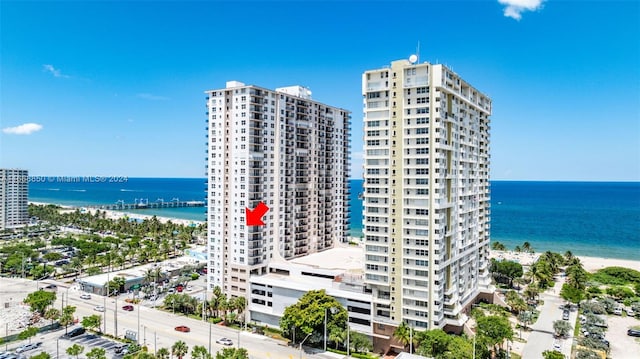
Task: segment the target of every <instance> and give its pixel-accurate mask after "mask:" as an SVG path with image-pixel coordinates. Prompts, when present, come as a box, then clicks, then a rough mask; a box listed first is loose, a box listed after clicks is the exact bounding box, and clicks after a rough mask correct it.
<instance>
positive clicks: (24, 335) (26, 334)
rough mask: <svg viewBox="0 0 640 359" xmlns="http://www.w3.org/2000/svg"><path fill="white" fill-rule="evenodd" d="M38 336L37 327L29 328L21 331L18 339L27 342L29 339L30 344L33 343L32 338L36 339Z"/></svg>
mask: <svg viewBox="0 0 640 359" xmlns="http://www.w3.org/2000/svg"><path fill="white" fill-rule="evenodd" d="M37 334H38V328H36V327H27V329H25V330H23V331H21V332H20V333H19V334H18V339H20V340H25V339H29V343H31V338H32V337H35V336H36V335H37Z"/></svg>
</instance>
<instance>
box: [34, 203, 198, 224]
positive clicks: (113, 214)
mask: <svg viewBox="0 0 640 359" xmlns="http://www.w3.org/2000/svg"><path fill="white" fill-rule="evenodd" d="M29 204H35V205H45V206H46V205H50V204H53V205H56V206H60V207H61V208H62V209H65V210H75V209H79V210H80V211H81V212H89V213H91V214H95V213H96V211H101V212H105V213H106V217H107V218H109V219H113V220H118V219H120V218H123V217H126V218H129V219H135V220H145V219H151V218H153V217H154V216H153V215H149V214H141V213H135V212H125V211H122V212H120V211H113V210H106V209H94V208H91V209H87V208H86V207H83V206H67V205H61V204H56V203H45V202H32V201H29ZM155 217H156V218H157V219H158V221H160V222H161V223H167V222H169V221H171V222H172V223H177V224H181V225H183V226H191V225H195V226H198V225H200V224H204V223H206V222H204V221H196V220H190V219H182V218H173V217H164V216H155Z"/></svg>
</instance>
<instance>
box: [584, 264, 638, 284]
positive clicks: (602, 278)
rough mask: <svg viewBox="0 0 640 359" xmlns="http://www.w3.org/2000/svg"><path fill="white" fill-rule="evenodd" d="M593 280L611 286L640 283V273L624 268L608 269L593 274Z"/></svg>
mask: <svg viewBox="0 0 640 359" xmlns="http://www.w3.org/2000/svg"><path fill="white" fill-rule="evenodd" d="M591 280H595V281H598V282H600V283H604V284H611V285H624V284H629V283H640V272H638V271H637V270H633V269H630V268H624V267H607V268H602V269H600V270H598V271H597V272H595V273H593V274H592V275H591Z"/></svg>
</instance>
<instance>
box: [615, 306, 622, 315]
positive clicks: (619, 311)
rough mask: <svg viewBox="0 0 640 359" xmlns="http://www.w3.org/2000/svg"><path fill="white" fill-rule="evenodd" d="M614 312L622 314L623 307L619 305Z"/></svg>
mask: <svg viewBox="0 0 640 359" xmlns="http://www.w3.org/2000/svg"><path fill="white" fill-rule="evenodd" d="M613 314H615V315H622V308H620V307H618V308H616V309H614V310H613Z"/></svg>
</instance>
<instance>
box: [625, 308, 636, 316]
mask: <svg viewBox="0 0 640 359" xmlns="http://www.w3.org/2000/svg"><path fill="white" fill-rule="evenodd" d="M626 312H627V315H628V316H630V317H633V316H634V315H635V313H634V312H633V309H632V308H627V310H626Z"/></svg>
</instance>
